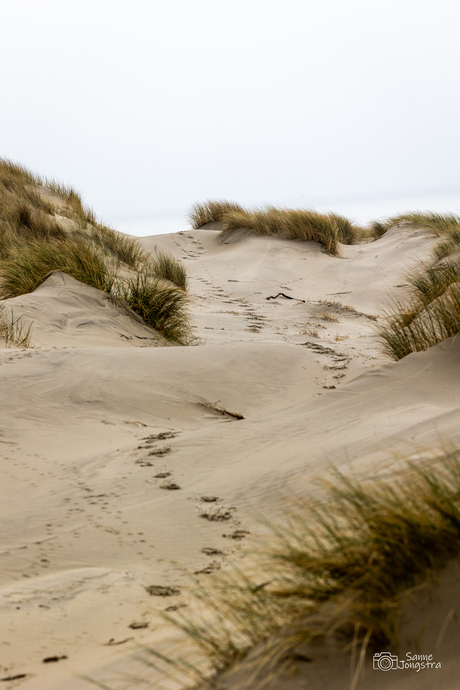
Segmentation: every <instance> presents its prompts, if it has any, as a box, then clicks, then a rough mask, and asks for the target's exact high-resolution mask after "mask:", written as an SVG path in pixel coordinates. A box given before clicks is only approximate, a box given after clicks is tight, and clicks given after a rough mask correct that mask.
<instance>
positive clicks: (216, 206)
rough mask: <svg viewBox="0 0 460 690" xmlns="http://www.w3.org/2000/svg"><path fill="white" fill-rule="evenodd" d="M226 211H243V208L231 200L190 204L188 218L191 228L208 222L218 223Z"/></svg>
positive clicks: (199, 226) (196, 228) (196, 227)
mask: <svg viewBox="0 0 460 690" xmlns="http://www.w3.org/2000/svg"><path fill="white" fill-rule="evenodd" d="M228 211H244V209H243V207H242V206H240V205H239V204H236V203H235V202H232V201H205V202H204V203H202V204H194V205H193V206H192V208H191V209H190V212H189V214H188V219H189V221H190V224H191V226H192V228H194V229H195V230H198V228H201V227H203V225H207V224H208V223H220V222H221V221H222V219H223V217H224V215H225V214H226V213H227V212H228Z"/></svg>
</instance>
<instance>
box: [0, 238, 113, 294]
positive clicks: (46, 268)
mask: <svg viewBox="0 0 460 690" xmlns="http://www.w3.org/2000/svg"><path fill="white" fill-rule="evenodd" d="M53 271H62V272H64V273H68V274H69V275H71V276H72V277H73V278H76V279H77V280H80V281H81V282H82V283H86V284H87V285H91V286H92V287H95V288H97V289H98V290H102V291H104V292H110V290H111V289H112V286H113V280H114V279H113V276H112V274H111V273H110V271H109V269H108V267H107V265H106V263H105V261H104V258H103V257H102V256H101V255H100V254H98V253H97V252H95V251H94V250H93V249H91V247H89V246H88V245H87V244H85V243H84V242H82V241H76V242H60V241H59V240H43V239H42V240H35V241H32V242H28V243H27V244H24V245H22V246H18V247H17V248H16V249H14V250H11V251H10V253H9V256H8V258H7V259H5V260H3V261H2V262H1V263H0V298H1V299H8V298H11V297H17V296H18V295H24V294H26V293H29V292H33V291H34V290H35V289H36V288H37V287H38V286H39V285H40V284H41V283H42V282H43V281H44V280H45V279H46V278H47V277H48V276H49V275H50V274H51V273H52V272H53Z"/></svg>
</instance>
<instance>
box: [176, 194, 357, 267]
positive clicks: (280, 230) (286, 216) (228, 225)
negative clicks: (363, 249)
mask: <svg viewBox="0 0 460 690" xmlns="http://www.w3.org/2000/svg"><path fill="white" fill-rule="evenodd" d="M189 218H190V221H191V223H192V225H193V227H195V228H196V227H201V225H204V224H205V222H207V223H208V222H211V221H217V222H219V223H221V225H222V236H223V237H227V236H228V235H229V234H231V233H232V232H233V231H235V230H238V229H240V228H248V229H250V230H253V231H254V232H255V233H256V234H257V235H273V236H279V237H283V238H285V239H291V240H303V241H314V242H319V243H320V244H321V245H322V246H323V247H324V248H325V250H326V251H327V252H328V253H329V254H331V255H332V256H337V255H338V253H339V243H342V244H355V243H356V242H358V241H359V240H360V239H362V238H363V230H362V229H361V228H358V226H356V225H354V224H353V223H351V221H349V220H348V219H347V218H345V217H344V216H340V215H338V214H335V213H329V214H321V213H316V212H315V211H307V210H302V209H284V208H277V207H275V206H269V207H267V208H256V209H252V210H248V209H245V208H243V207H242V206H239V205H238V204H234V203H229V202H223V201H218V202H214V201H209V202H206V203H204V204H197V205H196V206H194V207H193V208H192V211H191V213H190V216H189ZM202 221H205V222H202Z"/></svg>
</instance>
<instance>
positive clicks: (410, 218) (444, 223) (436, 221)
mask: <svg viewBox="0 0 460 690" xmlns="http://www.w3.org/2000/svg"><path fill="white" fill-rule="evenodd" d="M399 223H411V224H412V225H413V227H414V228H425V229H426V230H429V231H430V232H431V233H432V234H433V235H436V236H438V237H439V236H441V235H444V234H448V233H450V232H452V231H453V230H457V231H460V216H457V215H455V214H454V213H434V212H433V211H431V212H425V213H424V212H422V211H414V212H413V213H403V214H401V215H400V216H391V217H389V218H386V219H385V220H383V221H375V222H374V223H372V225H371V233H372V236H373V237H374V239H378V238H379V237H381V236H382V235H383V234H385V232H386V231H387V230H389V229H390V228H392V227H393V226H394V225H398V224H399Z"/></svg>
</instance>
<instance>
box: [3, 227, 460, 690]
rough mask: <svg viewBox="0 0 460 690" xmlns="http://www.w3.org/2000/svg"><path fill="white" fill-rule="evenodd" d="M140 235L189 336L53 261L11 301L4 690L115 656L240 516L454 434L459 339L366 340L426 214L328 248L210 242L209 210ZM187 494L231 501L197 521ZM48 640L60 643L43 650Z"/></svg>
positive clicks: (68, 680) (237, 525) (72, 682)
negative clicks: (179, 298)
mask: <svg viewBox="0 0 460 690" xmlns="http://www.w3.org/2000/svg"><path fill="white" fill-rule="evenodd" d="M142 244H143V246H144V248H145V249H146V250H148V251H150V252H154V251H155V250H156V249H167V250H168V251H170V252H172V253H173V254H174V255H175V256H176V257H177V258H180V259H181V260H183V262H184V263H185V265H186V266H187V271H188V275H189V279H190V293H191V295H192V303H191V307H190V308H191V312H192V317H193V322H194V324H195V335H196V336H197V339H198V344H197V345H196V346H194V347H158V346H157V345H158V338H157V336H156V334H155V332H154V331H152V330H151V329H149V328H147V327H146V326H144V324H143V323H142V322H141V321H140V320H139V318H138V317H136V316H135V315H134V314H133V313H131V312H130V311H129V310H123V309H122V308H120V307H119V306H116V305H114V304H112V303H111V302H110V301H109V300H108V299H107V298H106V297H104V296H103V295H102V294H101V293H99V292H98V291H97V290H95V289H93V288H90V287H88V286H86V285H82V284H81V283H79V282H78V281H76V280H74V279H72V278H69V277H68V276H64V275H63V274H53V275H52V276H51V277H50V278H49V279H48V280H47V281H45V283H43V284H42V285H41V286H40V287H39V288H37V290H35V292H33V293H31V294H29V295H24V296H21V297H17V298H14V299H12V300H9V306H10V307H11V308H12V309H13V311H14V314H15V316H20V317H21V318H22V319H23V320H24V322H26V323H30V322H32V338H31V341H32V348H31V349H29V350H24V351H23V350H20V349H15V348H2V349H0V379H1V385H0V397H1V398H2V401H1V404H2V411H3V413H2V420H1V426H0V449H1V453H2V463H1V468H0V478H1V479H0V524H1V533H0V558H1V563H2V568H1V571H0V578H1V579H0V630H1V633H0V678H6V677H14V676H20V675H22V674H25V677H24V678H19V679H18V680H17V681H11V682H5V683H4V685H5V688H9V687H11V688H12V687H16V684H19V685H18V686H20V687H21V688H24V690H45V688H46V690H68V689H71V688H72V689H75V690H83V688H87V687H90V686H89V685H88V683H87V682H85V681H83V680H77V679H75V678H74V674H75V673H80V674H86V675H91V676H93V677H99V678H102V677H107V676H110V674H111V673H112V675H113V672H114V670H116V669H127V668H129V669H131V670H132V668H131V666H130V664H131V662H130V661H129V647H130V645H131V643H132V641H133V640H134V641H138V642H145V643H149V644H151V643H152V641H155V642H156V641H158V640H160V641H161V639H162V638H161V635H162V634H163V633H161V631H160V629H159V628H158V624H157V623H155V622H153V621H154V617H153V611H154V609H155V608H165V607H166V605H167V603H168V601H166V603H165V601H164V600H161V599H160V598H159V597H155V596H150V595H149V594H148V592H147V591H146V587H148V586H150V585H161V586H178V587H182V588H183V592H186V589H187V586H188V579H187V573H190V572H192V573H193V572H195V571H197V570H200V569H202V568H204V567H205V566H206V565H207V564H209V561H210V558H209V557H207V556H206V555H205V554H203V553H202V549H203V548H205V547H217V548H219V549H222V550H223V551H225V553H226V554H227V555H231V554H232V553H236V552H237V551H238V548H239V546H238V545H239V542H238V541H237V540H231V539H228V537H223V536H222V535H223V534H224V533H225V534H227V535H228V534H231V533H232V532H234V531H235V530H237V529H244V530H248V531H251V532H254V531H257V529H258V528H257V522H256V518H257V516H258V515H260V514H267V513H268V515H269V516H270V517H273V516H275V515H276V513H277V510H278V508H279V506H280V503H281V500H282V499H281V498H280V497H281V496H282V495H284V496H285V495H286V492H288V491H293V490H295V491H309V490H311V488H312V486H313V484H312V480H313V479H314V478H315V477H318V476H321V475H323V474H324V473H325V472H327V471H328V469H329V467H330V466H331V465H332V464H334V465H337V466H340V467H341V468H342V469H344V470H346V471H348V470H349V469H352V470H358V471H360V472H364V473H368V474H375V473H376V472H379V471H381V470H384V469H391V468H392V466H393V465H394V464H395V463H397V462H398V459H397V457H396V456H394V457H393V456H392V454H397V453H401V452H404V453H405V454H409V455H410V454H412V455H414V456H415V455H416V454H417V453H420V452H421V449H426V448H436V447H438V446H439V443H440V440H441V439H447V440H451V441H452V442H455V443H458V442H459V440H460V437H459V433H460V432H459V429H460V424H459V422H460V392H459V387H458V385H457V372H458V367H459V359H460V341H458V340H457V339H455V338H454V339H451V340H449V341H446V342H444V343H442V344H441V345H439V346H437V347H435V348H432V349H430V350H428V351H426V352H423V353H419V354H414V355H410V356H409V357H406V358H404V359H403V360H401V361H399V362H397V363H390V362H389V360H388V359H387V358H386V357H385V356H384V355H382V353H381V347H380V345H379V343H378V342H377V340H376V337H375V323H376V321H375V318H376V317H378V315H379V314H380V313H381V309H382V303H383V301H384V299H385V296H386V294H387V291H388V290H390V289H392V290H395V289H396V290H397V289H398V287H397V286H398V285H402V284H403V283H404V275H403V273H404V270H406V269H407V268H408V267H410V266H411V265H412V264H413V263H414V261H418V260H421V259H423V258H425V257H426V256H427V255H428V253H429V251H430V249H431V247H432V244H433V239H432V238H431V237H430V236H428V235H427V234H426V233H425V232H423V231H421V230H420V231H409V230H408V229H407V228H404V227H402V228H399V229H397V228H395V229H393V230H391V231H389V232H387V233H386V234H385V235H384V236H383V237H382V238H381V239H380V240H378V241H376V242H374V243H372V244H364V245H357V246H347V247H342V256H341V257H340V258H334V257H331V256H328V255H327V254H325V253H324V252H322V251H321V250H320V248H319V246H318V245H316V244H314V243H301V242H290V241H285V240H280V239H276V238H271V237H252V236H246V237H244V238H243V239H241V240H240V241H238V242H229V243H222V242H220V241H219V233H218V229H216V228H215V227H213V226H211V227H209V228H205V229H202V230H196V231H191V232H187V233H176V234H173V235H162V236H157V237H150V238H144V239H143V240H142ZM280 293H282V294H280ZM286 295H288V297H291V298H292V299H289V298H287V297H286ZM268 298H270V299H268ZM229 413H230V414H229ZM235 415H236V416H235ZM238 417H243V418H238ZM174 487H176V488H174ZM177 487H178V488H177ZM203 496H215V497H217V498H218V499H220V500H219V502H218V505H219V507H220V508H219V509H222V510H224V512H225V510H228V511H229V519H228V520H226V521H224V522H212V521H209V520H205V519H203V518H201V517H200V512H202V507H203V501H202V497H203ZM174 601H175V602H177V601H181V599H180V598H179V599H178V598H177V597H174ZM135 621H138V622H139V621H141V622H142V621H144V622H147V623H149V627H138V628H134V629H133V628H130V627H129V626H130V625H131V624H132V623H133V622H135ZM157 628H158V629H157ZM160 633H161V634H160ZM123 640H127V642H126V644H125V645H120V646H117V645H113V642H117V641H123ZM110 641H112V644H109V642H110ZM54 656H57V657H67V658H65V659H63V658H61V659H60V660H59V661H58V663H47V664H43V659H46V658H48V657H54ZM136 668H137V667H136ZM138 670H139V669H137V671H138ZM381 675H382V676H384V674H381ZM379 682H383V681H380V680H379ZM112 685H113V687H114V688H115V687H116V688H122V687H123V688H125V687H126V688H127V687H131V686H130V685H129V683H128V682H127V681H121V680H120V679H118V680H116V681H113V684H112ZM162 687H163V686H162ZM164 687H171V688H172V687H174V686H173V685H172V684H171V685H169V686H168V685H165V686H164ZM286 687H287V686H286ZM299 687H300V686H299ZM308 687H309V686H308ZM318 687H319V686H318ZM321 687H325V688H326V687H332V685H331V686H329V685H322V686H321ZM334 687H335V686H334ZM342 687H345V686H344V685H343V686H342ZM358 687H359V686H358ZM379 687H380V686H379ZM382 687H383V686H382ZM384 687H387V686H384ZM437 687H441V686H440V685H439V686H437ZM443 687H444V686H443ZM445 687H449V688H450V687H452V688H453V687H454V686H450V685H449V686H448V685H446V686H445Z"/></svg>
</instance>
